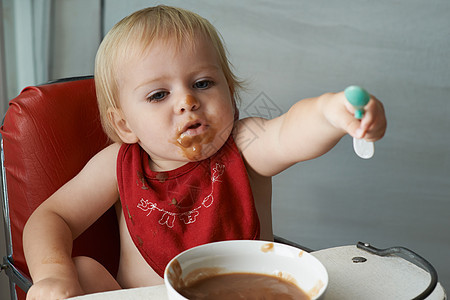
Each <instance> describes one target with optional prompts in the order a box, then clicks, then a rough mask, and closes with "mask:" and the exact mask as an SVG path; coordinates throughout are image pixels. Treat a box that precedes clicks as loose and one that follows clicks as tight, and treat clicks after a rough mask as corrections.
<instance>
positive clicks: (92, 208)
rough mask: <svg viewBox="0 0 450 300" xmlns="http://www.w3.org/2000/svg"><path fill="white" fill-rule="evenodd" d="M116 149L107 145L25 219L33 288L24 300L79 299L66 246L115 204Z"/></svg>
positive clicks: (78, 288) (25, 242) (27, 255)
mask: <svg viewBox="0 0 450 300" xmlns="http://www.w3.org/2000/svg"><path fill="white" fill-rule="evenodd" d="M118 149H119V146H118V145H111V146H109V147H107V148H106V149H104V150H103V151H101V152H99V153H98V154H97V155H95V156H94V157H93V158H92V159H91V160H90V161H89V162H88V163H87V164H86V166H85V167H84V168H83V170H82V171H81V172H80V173H79V174H78V175H77V176H75V177H74V178H73V179H72V180H71V181H69V182H68V183H66V184H65V185H64V186H62V187H61V188H60V189H59V190H58V191H56V192H55V193H54V194H53V195H52V196H51V197H50V198H48V199H47V200H46V201H44V202H43V204H41V205H40V206H39V207H38V208H37V209H36V211H35V212H34V213H33V214H32V215H31V217H30V219H29V220H28V222H27V224H26V226H25V228H24V234H23V239H24V241H23V245H24V251H25V257H26V260H27V265H28V267H29V270H30V274H31V277H32V279H33V283H34V284H33V286H32V287H31V289H30V291H29V292H28V295H27V299H56V298H63V297H64V298H67V297H68V296H73V295H77V294H82V293H83V291H82V290H81V287H80V284H79V282H78V275H77V273H76V270H75V267H74V265H73V261H72V258H71V253H72V241H73V239H75V238H76V237H77V236H78V235H80V234H81V233H82V232H83V231H84V230H85V229H87V228H88V227H89V226H90V225H91V224H92V223H93V222H95V221H96V220H97V219H98V218H99V217H100V216H101V215H102V214H103V213H104V212H105V211H106V210H108V208H109V207H111V206H112V205H113V204H114V203H115V202H116V201H117V199H118V192H117V179H116V159H117V152H118Z"/></svg>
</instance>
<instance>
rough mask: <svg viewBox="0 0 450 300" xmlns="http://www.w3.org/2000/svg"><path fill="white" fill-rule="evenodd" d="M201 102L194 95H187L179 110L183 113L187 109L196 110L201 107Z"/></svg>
mask: <svg viewBox="0 0 450 300" xmlns="http://www.w3.org/2000/svg"><path fill="white" fill-rule="evenodd" d="M199 107H200V102H199V101H198V100H197V99H196V98H195V97H194V96H192V95H186V97H185V99H184V100H182V101H181V103H180V107H179V109H178V111H179V112H181V113H183V112H185V111H187V110H188V111H194V110H197V109H199Z"/></svg>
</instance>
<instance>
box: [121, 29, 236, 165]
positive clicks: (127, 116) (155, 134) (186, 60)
mask: <svg viewBox="0 0 450 300" xmlns="http://www.w3.org/2000/svg"><path fill="white" fill-rule="evenodd" d="M193 48H194V49H193ZM119 92H120V105H121V110H122V113H123V117H124V121H125V122H126V123H127V125H128V127H129V128H130V130H131V131H132V133H133V134H134V136H135V137H136V141H137V142H138V143H139V144H140V145H141V147H142V148H143V149H144V150H145V151H146V152H147V153H148V154H149V155H150V158H151V167H152V168H153V170H155V171H156V170H170V169H173V168H176V167H179V166H181V165H183V164H185V163H186V162H189V161H198V160H202V159H205V158H208V157H209V156H211V155H213V154H214V153H215V152H217V150H219V149H220V148H221V147H222V146H223V144H224V143H225V141H226V140H227V138H228V137H229V135H230V133H231V130H232V128H233V121H234V108H233V104H232V98H231V97H232V96H231V93H230V88H229V86H228V84H227V81H226V78H225V75H224V73H223V71H222V68H221V66H220V63H219V59H218V57H217V54H216V52H215V51H214V47H213V45H212V43H211V42H210V41H209V40H207V39H205V38H198V40H196V42H195V47H190V46H186V47H183V46H181V47H178V48H177V47H176V46H175V45H174V44H173V43H171V42H169V43H164V42H154V43H152V44H151V46H150V47H149V49H147V51H146V52H145V53H144V54H143V55H142V56H141V57H139V58H136V59H133V60H131V61H127V62H126V63H124V64H122V68H121V70H120V74H119Z"/></svg>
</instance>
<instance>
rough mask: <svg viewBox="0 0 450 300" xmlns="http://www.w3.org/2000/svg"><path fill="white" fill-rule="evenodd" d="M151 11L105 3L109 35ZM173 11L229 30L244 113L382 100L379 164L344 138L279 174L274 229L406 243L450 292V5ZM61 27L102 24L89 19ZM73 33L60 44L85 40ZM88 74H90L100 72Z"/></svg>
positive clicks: (344, 240)
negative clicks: (337, 95) (340, 94)
mask: <svg viewBox="0 0 450 300" xmlns="http://www.w3.org/2000/svg"><path fill="white" fill-rule="evenodd" d="M69 2H70V1H69ZM72 2H73V1H72ZM154 3H155V2H154V1H138V0H134V1H126V2H125V1H119V0H107V1H106V17H105V29H106V30H108V29H109V28H111V26H112V25H113V24H114V23H115V22H117V21H118V20H119V19H121V18H122V17H123V16H125V15H126V14H128V13H131V12H132V11H134V10H136V9H139V8H143V7H145V6H149V5H153V4H154ZM165 3H166V4H169V5H176V6H181V7H184V8H188V9H191V10H193V11H195V12H197V13H199V14H200V15H202V16H204V17H206V18H208V19H209V20H210V21H211V22H212V23H213V24H214V25H215V26H216V27H217V28H218V29H219V31H220V32H221V33H222V35H223V37H224V39H225V41H226V43H227V47H228V50H229V52H230V58H231V61H232V63H233V64H234V66H235V69H236V72H237V74H238V75H239V76H241V77H242V78H244V79H246V80H247V82H248V86H249V90H248V91H247V92H245V93H244V94H243V95H242V96H243V97H242V98H243V103H242V106H241V111H242V115H245V114H246V113H247V114H251V111H252V106H251V105H250V104H251V103H252V101H253V100H255V99H257V98H258V97H259V98H258V99H259V100H260V99H261V97H264V100H265V101H266V102H267V103H269V105H271V107H272V108H274V109H275V110H274V111H273V112H274V113H275V114H278V113H281V112H286V111H287V110H288V108H289V107H290V106H291V105H292V104H293V103H295V102H296V101H298V100H300V99H302V98H306V97H310V96H316V95H320V94H321V93H324V92H328V91H340V90H343V89H344V88H345V87H346V86H348V85H350V84H358V85H362V86H364V87H365V88H366V89H367V90H369V92H371V93H372V94H374V95H375V96H376V97H378V98H379V99H380V100H382V101H383V103H384V105H385V108H386V113H387V117H388V131H387V133H386V136H385V138H384V139H383V140H381V141H379V142H377V143H376V145H375V147H376V151H375V157H374V158H372V159H371V160H362V159H360V158H358V157H357V156H356V155H355V154H354V153H353V150H352V146H351V139H350V138H349V137H344V138H343V139H342V141H341V142H340V143H339V144H338V145H337V146H336V147H335V148H334V149H333V150H332V151H330V152H329V153H328V154H326V155H324V156H323V157H321V158H318V159H315V160H313V161H309V162H305V163H301V164H298V165H296V166H294V167H292V168H290V169H289V170H287V171H285V172H284V173H282V174H280V175H278V176H276V177H275V178H274V197H273V198H274V204H273V210H274V230H275V233H276V234H279V235H282V236H284V237H287V238H289V239H292V240H295V241H297V242H299V243H301V244H303V245H305V246H307V247H309V248H313V249H323V248H328V247H336V246H340V245H348V244H355V243H356V242H357V241H364V242H370V243H372V244H373V245H375V246H378V247H380V248H384V247H389V246H395V245H400V246H405V247H408V248H410V249H412V250H415V251H416V252H418V253H419V254H421V255H422V256H424V257H426V258H428V259H429V260H430V262H431V263H432V264H433V265H434V266H435V267H436V268H437V270H438V273H439V276H440V281H441V283H442V284H443V286H444V288H445V289H446V290H447V291H450V257H449V256H450V255H449V253H450V234H449V231H450V199H449V197H450V134H449V129H450V123H449V122H450V99H449V98H450V96H449V95H450V50H449V49H450V2H449V1H448V0H435V1H420V0H400V1H387V0H380V1H361V0H346V1H326V2H324V1H305V0H302V1H295V0H290V1H274V0H270V1H257V0H251V1H250V0H247V1H245V2H244V1H239V0H231V1H221V2H217V1H216V2H212V1H206V0H204V1H194V0H191V1H181V0H179V1H167V2H165ZM84 8H85V9H87V8H86V6H84ZM92 9H95V8H92ZM62 21H64V22H66V21H68V22H74V21H75V22H76V23H77V22H79V23H83V24H84V25H85V26H86V24H89V22H93V21H92V20H90V19H88V16H87V15H85V14H76V15H71V14H68V15H67V20H60V22H62ZM93 26H94V25H93ZM87 27H89V26H87ZM83 28H84V27H83ZM71 30H73V29H71V28H68V29H67V32H65V33H62V32H60V33H59V34H60V36H58V37H56V38H58V39H62V40H61V43H68V44H73V43H76V42H77V41H79V40H82V35H79V33H80V32H78V33H77V35H75V33H73V32H72V31H71ZM72 39H76V40H72ZM91 43H92V45H91V44H89V45H84V51H81V52H80V51H71V49H70V48H67V49H66V50H65V51H64V52H58V55H62V56H61V57H60V58H56V57H55V59H59V60H60V61H61V64H59V63H58V64H55V65H53V68H54V70H53V74H58V75H59V77H64V76H72V75H77V74H78V73H80V69H79V68H80V65H79V62H80V61H83V62H92V58H93V53H95V48H96V47H97V44H98V43H96V42H94V41H91ZM71 65H73V69H74V70H76V72H75V73H76V74H72V72H71V69H72V68H71V67H70V66H71ZM60 67H61V68H64V71H61V70H58V69H59V68H60ZM83 68H84V69H83V70H85V73H87V74H89V73H92V65H90V64H88V65H85V66H84V67H83ZM83 70H81V71H83ZM261 92H263V93H264V94H261ZM2 248H3V247H2Z"/></svg>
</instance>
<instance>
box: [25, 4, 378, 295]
mask: <svg viewBox="0 0 450 300" xmlns="http://www.w3.org/2000/svg"><path fill="white" fill-rule="evenodd" d="M95 83H96V88H97V97H98V104H99V109H100V115H101V118H102V124H103V127H104V130H105V132H106V133H107V134H108V136H109V137H110V139H111V140H112V141H113V143H112V144H111V145H110V146H108V147H106V148H105V149H104V150H102V151H100V152H99V153H98V154H96V155H95V156H94V157H93V158H92V159H91V160H90V161H89V162H88V163H87V164H86V166H85V167H84V168H83V170H82V171H81V172H80V173H79V174H78V175H77V176H75V177H74V178H73V179H72V180H71V181H69V182H68V183H67V184H65V185H64V186H63V187H61V188H60V189H59V190H58V191H56V192H55V193H54V194H53V195H52V196H51V197H50V198H49V199H47V200H46V201H45V202H44V203H43V204H42V205H41V206H40V207H39V208H38V209H37V210H36V211H35V212H34V213H33V215H32V216H31V217H30V219H29V221H28V223H27V225H26V227H25V230H24V250H25V254H26V259H27V264H28V266H29V270H30V273H31V276H32V278H33V283H34V284H33V286H32V287H31V289H30V290H29V293H28V295H27V296H28V299H56V298H63V297H69V296H75V295H80V294H85V293H93V292H100V291H107V290H114V289H120V288H131V287H140V286H150V285H156V284H161V283H163V279H162V276H163V272H164V268H165V266H166V264H167V263H168V261H169V260H170V259H171V258H173V257H174V256H175V255H177V254H178V253H180V252H181V251H183V250H185V249H188V248H191V247H194V246H197V245H200V244H204V243H208V242H214V241H219V240H229V239H264V240H272V239H273V233H272V221H271V219H272V216H271V176H273V175H275V174H277V173H279V172H281V171H283V170H285V169H286V168H288V167H289V166H292V165H293V164H295V163H297V162H301V161H304V160H309V159H313V158H315V157H318V156H320V155H322V154H324V153H326V152H327V151H329V150H330V149H331V148H332V147H333V146H334V145H335V144H336V143H337V142H338V141H339V140H340V139H341V138H342V137H343V136H344V135H345V134H347V133H348V134H350V135H351V136H354V137H357V138H364V139H366V140H368V141H376V140H378V139H380V138H381V137H382V136H383V135H384V132H385V129H386V119H385V115H384V109H383V106H382V104H381V103H380V102H379V101H378V100H377V99H376V98H374V97H371V99H370V101H369V103H368V104H367V106H366V107H365V115H364V118H363V119H362V120H357V119H355V118H354V117H353V112H354V109H353V107H352V106H351V105H350V104H349V103H348V101H347V100H346V99H345V97H344V94H343V92H340V93H328V94H324V95H322V96H319V97H317V98H310V99H304V100H301V101H299V102H297V103H296V104H295V105H293V106H292V107H291V108H290V109H289V111H288V112H287V113H285V114H283V115H281V116H280V117H277V118H275V119H272V120H266V119H263V118H254V117H252V118H245V119H241V120H239V119H238V109H237V103H236V102H237V99H238V91H239V88H240V86H241V84H240V82H239V81H238V80H237V79H236V77H235V75H234V74H233V73H232V71H231V69H230V66H229V63H228V59H227V57H226V52H225V50H224V47H223V44H222V41H221V39H220V37H219V34H218V33H217V32H216V30H215V29H214V27H213V26H212V25H211V24H210V23H209V22H208V21H207V20H205V19H204V18H202V17H200V16H198V15H196V14H194V13H192V12H189V11H186V10H183V9H178V8H173V7H167V6H158V7H152V8H147V9H143V10H141V11H138V12H135V13H134V14H132V15H130V16H128V17H126V18H124V19H123V20H122V21H120V22H119V23H118V24H116V25H115V26H114V28H113V29H111V31H110V32H109V33H108V34H107V35H106V37H105V39H104V40H103V42H102V44H101V45H100V48H99V50H98V53H97V57H96V66H95ZM255 136H256V137H257V138H255ZM249 140H252V142H248V141H249ZM113 205H115V207H116V211H117V216H118V222H119V228H120V237H121V238H120V240H121V245H120V246H121V251H120V263H119V271H118V274H117V276H116V277H113V276H112V275H111V274H109V273H108V271H107V270H106V269H105V268H104V267H103V266H102V265H100V264H99V263H98V262H96V261H94V260H93V259H91V258H87V257H76V258H72V257H71V249H72V241H73V239H74V238H76V237H77V236H78V235H80V234H81V233H82V232H83V231H84V230H85V229H86V228H88V227H89V226H90V225H91V224H92V223H93V222H95V221H96V220H97V219H98V218H99V217H100V216H101V215H102V214H103V213H104V212H105V211H106V210H108V208H110V207H111V206H113Z"/></svg>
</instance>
